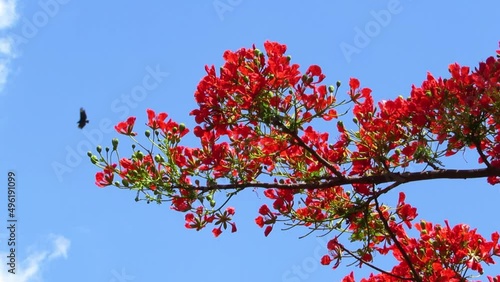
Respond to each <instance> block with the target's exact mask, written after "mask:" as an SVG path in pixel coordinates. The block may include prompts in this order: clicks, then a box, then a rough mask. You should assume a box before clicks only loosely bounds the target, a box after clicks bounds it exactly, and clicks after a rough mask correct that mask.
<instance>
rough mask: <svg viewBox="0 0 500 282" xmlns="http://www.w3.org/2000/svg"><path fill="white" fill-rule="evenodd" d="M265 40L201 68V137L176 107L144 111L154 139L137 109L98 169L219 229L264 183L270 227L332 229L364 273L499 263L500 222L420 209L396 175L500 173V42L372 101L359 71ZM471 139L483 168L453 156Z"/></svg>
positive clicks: (471, 270) (259, 220)
mask: <svg viewBox="0 0 500 282" xmlns="http://www.w3.org/2000/svg"><path fill="white" fill-rule="evenodd" d="M264 49H265V52H262V51H260V50H259V49H257V48H256V47H255V46H254V47H252V48H249V49H246V48H242V49H240V50H238V51H236V52H232V51H226V52H225V53H224V60H225V64H224V65H223V66H222V67H221V68H220V70H219V71H217V70H216V68H215V67H214V66H211V67H208V66H207V67H205V69H206V72H207V75H206V76H205V77H203V78H202V80H201V81H200V83H199V84H198V87H197V90H196V92H195V95H194V97H195V100H196V102H197V103H198V108H196V109H194V110H193V111H191V113H190V114H191V115H192V116H194V118H195V121H196V123H197V124H198V125H197V126H195V127H194V128H193V129H192V132H193V133H194V135H195V136H196V137H197V138H198V139H199V142H200V145H199V146H198V147H189V146H185V145H183V143H184V142H183V138H184V137H185V136H186V135H187V134H188V132H189V131H190V130H189V129H188V128H186V127H185V126H184V125H183V124H179V123H177V122H175V121H173V120H171V119H168V120H167V118H168V115H167V114H166V113H158V114H157V113H155V112H154V111H153V110H148V111H147V117H148V119H147V124H146V126H147V127H148V128H149V129H147V130H145V136H146V137H147V141H146V143H147V144H140V143H139V142H138V141H137V140H136V138H135V136H136V135H137V133H136V132H135V131H134V125H135V122H136V118H135V117H130V118H128V119H127V120H126V121H124V122H120V123H119V124H118V125H116V126H115V128H116V130H117V131H118V133H120V134H123V135H126V136H129V137H130V138H131V140H132V141H133V142H132V150H133V152H132V155H131V156H130V157H120V156H119V153H118V143H119V142H118V139H113V141H112V146H111V148H105V149H104V150H103V149H102V148H101V147H98V148H97V153H96V155H94V154H92V153H91V152H89V157H90V159H91V161H92V163H93V164H95V165H97V166H98V167H100V168H101V169H102V171H100V172H98V173H97V174H96V184H97V186H99V187H106V186H115V187H118V188H121V189H127V190H133V191H135V192H136V193H137V196H136V200H137V201H141V200H144V201H147V202H148V203H149V202H156V203H164V202H168V203H169V204H170V205H171V208H172V209H173V210H176V211H179V212H182V213H185V220H186V221H185V227H186V228H190V229H194V230H200V229H203V228H206V227H208V228H212V229H213V230H212V232H213V234H214V235H215V236H216V237H217V236H219V235H220V234H221V233H222V232H223V230H226V229H230V230H231V232H236V230H237V228H236V224H235V223H234V222H233V220H232V218H233V215H234V214H235V210H236V208H234V207H232V206H231V201H230V200H231V199H232V198H233V197H236V196H237V195H238V193H240V192H241V191H243V190H244V189H260V190H261V191H263V194H264V195H265V196H266V197H267V199H268V200H267V202H264V203H263V204H262V206H261V207H260V209H259V210H258V211H255V213H256V218H255V219H251V220H255V223H256V224H257V225H258V226H259V227H262V228H264V235H265V236H267V235H269V233H270V232H272V231H273V230H276V229H277V228H279V227H280V226H281V227H283V226H287V225H288V226H294V227H299V226H302V227H304V228H306V229H308V230H307V232H309V230H310V232H311V233H312V232H316V233H317V234H318V235H319V234H326V236H329V237H328V238H329V241H328V244H327V249H328V252H327V253H325V254H324V256H323V257H322V259H321V263H322V264H324V265H330V266H333V268H336V267H337V266H338V265H339V264H340V263H341V262H343V260H344V259H345V258H349V260H355V261H356V262H357V263H358V264H359V265H362V266H364V267H371V268H372V269H373V274H372V275H370V277H368V278H364V279H362V280H361V281H467V280H469V279H473V278H476V277H478V276H479V275H481V274H483V266H484V265H487V264H493V263H494V258H495V257H498V256H500V245H499V243H498V241H499V237H500V235H499V233H498V232H495V233H493V234H491V235H489V236H486V237H483V236H482V235H480V234H478V233H477V232H476V230H475V229H472V228H470V227H469V226H468V225H465V224H458V225H456V226H450V225H449V224H448V222H447V221H445V222H444V223H441V224H434V223H431V222H428V221H425V220H423V219H421V220H420V221H418V222H417V220H416V217H417V209H416V208H415V207H413V206H411V205H410V204H409V203H407V202H406V199H405V194H404V193H403V192H401V189H400V187H401V186H402V185H403V184H405V183H410V182H415V181H424V180H430V179H443V178H446V179H458V178H460V179H464V178H484V179H485V182H486V181H487V182H488V183H489V184H492V185H494V184H497V183H499V182H500V50H498V51H497V55H496V57H489V58H487V59H486V60H485V61H484V62H481V63H480V64H479V66H478V67H476V68H474V70H471V69H470V68H469V67H464V66H460V65H458V64H452V65H450V66H449V72H450V76H449V77H448V78H434V77H433V76H432V75H431V74H428V75H427V79H426V80H425V81H424V82H423V83H422V85H421V86H420V87H416V86H413V87H412V90H411V93H410V95H409V97H408V98H403V97H398V98H396V99H394V100H384V101H381V102H379V103H378V104H375V102H374V100H373V98H372V96H371V90H370V89H369V88H362V87H361V84H360V82H359V81H358V80H357V79H355V78H351V79H350V81H349V87H346V89H345V90H343V91H341V90H339V87H340V86H341V85H340V82H337V83H336V85H330V86H328V85H325V84H323V81H324V79H325V75H324V74H323V73H322V70H321V68H320V67H319V66H317V65H312V66H310V67H308V68H307V70H306V71H305V73H301V72H300V70H299V65H297V64H293V63H292V62H291V58H290V57H289V56H287V55H285V51H286V46H285V45H282V44H279V43H276V42H265V43H264ZM346 109H348V111H347V112H345V111H346ZM349 111H351V112H349ZM342 118H348V119H349V120H350V119H353V121H354V123H353V124H354V126H351V127H352V128H347V127H346V126H345V125H344V123H343V122H342V120H341V119H342ZM322 122H326V123H327V125H328V126H327V127H325V126H322V125H321V123H322ZM346 123H347V122H346ZM318 126H321V127H322V128H328V132H322V131H319V130H316V129H315V127H316V128H318ZM464 150H472V151H475V152H476V153H477V161H478V163H479V168H477V167H476V168H474V169H469V170H459V169H454V168H448V167H446V168H445V167H444V166H443V163H442V161H443V160H444V159H445V158H446V157H449V156H452V155H454V154H456V153H457V152H460V151H464ZM387 193H399V201H398V202H397V203H392V205H390V204H385V203H382V202H381V199H380V197H381V196H382V195H384V194H387ZM412 228H415V229H416V230H417V231H418V232H412V233H413V234H417V236H416V237H412V236H410V235H409V234H408V233H409V232H408V231H409V229H412ZM375 254H381V255H389V256H393V257H394V258H395V259H396V265H394V267H393V268H392V269H382V268H381V267H378V266H377V264H376V261H374V260H373V257H374V255H375ZM488 279H489V281H500V275H498V276H496V277H491V276H488ZM343 281H355V280H354V274H353V273H351V274H350V275H348V276H347V277H345V278H344V280H343Z"/></svg>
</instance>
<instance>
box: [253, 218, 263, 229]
mask: <svg viewBox="0 0 500 282" xmlns="http://www.w3.org/2000/svg"><path fill="white" fill-rule="evenodd" d="M255 223H257V225H258V226H259V227H260V228H262V227H264V218H263V217H262V216H260V215H259V216H258V217H256V218H255Z"/></svg>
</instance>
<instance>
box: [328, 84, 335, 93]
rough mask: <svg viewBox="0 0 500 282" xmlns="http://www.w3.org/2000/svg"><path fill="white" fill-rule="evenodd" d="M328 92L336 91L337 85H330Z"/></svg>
mask: <svg viewBox="0 0 500 282" xmlns="http://www.w3.org/2000/svg"><path fill="white" fill-rule="evenodd" d="M328 92H329V93H333V92H335V87H333V85H330V86H328Z"/></svg>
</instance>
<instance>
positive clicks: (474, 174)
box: [169, 168, 500, 191]
mask: <svg viewBox="0 0 500 282" xmlns="http://www.w3.org/2000/svg"><path fill="white" fill-rule="evenodd" d="M488 176H500V169H497V168H479V169H440V170H431V171H424V172H403V173H400V172H398V173H393V172H389V173H384V174H379V175H369V176H354V177H342V178H337V177H335V176H332V177H330V178H329V179H325V180H323V181H315V182H309V183H294V184H280V183H259V182H253V183H252V182H249V183H240V184H217V185H211V186H195V185H189V186H170V187H169V188H184V189H196V190H202V191H210V190H226V189H239V188H279V189H322V188H331V187H334V186H340V185H349V184H375V185H377V184H382V183H389V182H394V181H395V179H397V182H401V183H408V182H415V181H422V180H432V179H470V178H484V177H488Z"/></svg>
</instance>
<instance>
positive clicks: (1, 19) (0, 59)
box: [0, 0, 19, 92]
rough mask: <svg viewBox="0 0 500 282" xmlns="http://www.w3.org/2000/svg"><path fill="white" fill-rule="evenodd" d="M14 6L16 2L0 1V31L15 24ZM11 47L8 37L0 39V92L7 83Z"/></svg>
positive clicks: (12, 55)
mask: <svg viewBox="0 0 500 282" xmlns="http://www.w3.org/2000/svg"><path fill="white" fill-rule="evenodd" d="M16 4H17V0H0V31H2V30H6V29H9V28H11V27H12V26H14V24H15V23H16V22H17V19H18V17H19V15H18V14H17V12H16ZM12 47H13V41H12V39H11V38H10V37H0V92H1V91H2V90H3V86H4V85H5V83H6V82H7V76H8V75H9V72H10V69H9V64H10V61H11V59H13V58H14V57H15V54H14V52H13V48H12Z"/></svg>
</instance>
